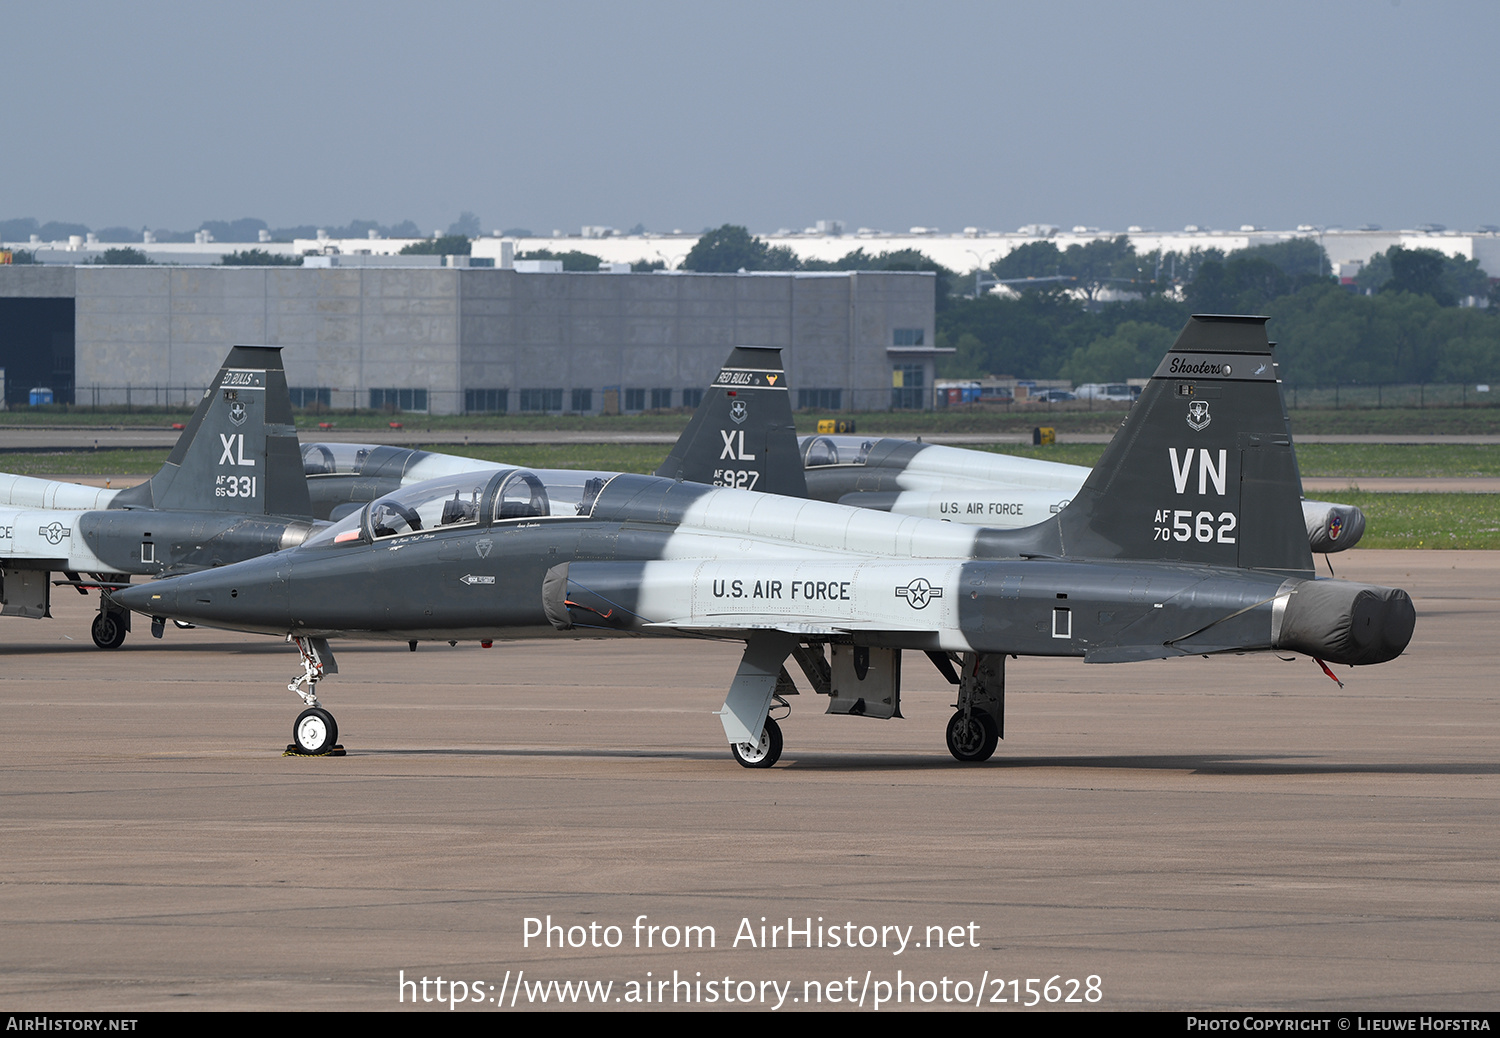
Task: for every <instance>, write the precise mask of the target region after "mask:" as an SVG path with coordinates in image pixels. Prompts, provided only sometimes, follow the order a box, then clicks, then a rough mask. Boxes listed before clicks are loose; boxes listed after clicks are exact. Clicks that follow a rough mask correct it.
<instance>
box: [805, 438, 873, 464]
mask: <svg viewBox="0 0 1500 1038" xmlns="http://www.w3.org/2000/svg"><path fill="white" fill-rule="evenodd" d="M874 446H875V441H874V440H872V439H870V438H869V437H867V436H809V437H807V438H806V439H805V440H804V441H803V442H802V466H803V467H804V468H809V469H811V468H819V467H821V466H824V465H863V464H864V463H865V462H866V461H868V460H869V457H870V449H871V448H872V447H874Z"/></svg>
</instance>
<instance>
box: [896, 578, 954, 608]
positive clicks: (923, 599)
mask: <svg viewBox="0 0 1500 1038" xmlns="http://www.w3.org/2000/svg"><path fill="white" fill-rule="evenodd" d="M896 597H897V598H904V599H906V604H907V605H909V606H911V607H912V608H913V609H926V608H927V603H928V602H931V601H932V600H933V599H934V598H942V597H943V589H942V588H940V587H934V586H933V585H932V583H931V582H929V581H928V579H927V578H926V577H917V578H916V579H914V580H913V581H912V582H911V583H909V584H907V585H906V586H905V587H898V588H897V589H896Z"/></svg>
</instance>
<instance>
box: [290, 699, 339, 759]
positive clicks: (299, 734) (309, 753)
mask: <svg viewBox="0 0 1500 1038" xmlns="http://www.w3.org/2000/svg"><path fill="white" fill-rule="evenodd" d="M338 741H339V725H338V722H337V721H335V720H334V719H333V715H332V714H330V713H329V712H328V711H327V710H324V709H323V708H322V707H320V706H314V707H309V708H308V709H306V710H304V711H302V712H301V713H300V714H298V715H297V720H296V721H295V722H294V723H293V724H292V745H291V746H288V747H287V752H288V753H295V754H297V755H298V756H302V757H322V756H326V755H327V754H330V753H333V752H334V751H335V750H341V747H339V746H338Z"/></svg>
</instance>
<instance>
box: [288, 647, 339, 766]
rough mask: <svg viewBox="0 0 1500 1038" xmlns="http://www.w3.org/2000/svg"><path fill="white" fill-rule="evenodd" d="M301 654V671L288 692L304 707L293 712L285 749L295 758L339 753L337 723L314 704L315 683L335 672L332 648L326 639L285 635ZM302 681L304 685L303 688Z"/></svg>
mask: <svg viewBox="0 0 1500 1038" xmlns="http://www.w3.org/2000/svg"><path fill="white" fill-rule="evenodd" d="M287 640H288V641H291V642H295V643H296V645H297V651H298V652H300V653H301V654H302V673H301V674H300V675H299V676H298V677H297V678H296V680H294V681H293V682H292V683H291V684H290V685H288V686H287V687H286V688H287V691H288V692H295V693H297V695H299V696H301V697H302V702H303V703H305V704H307V709H306V710H304V711H302V712H301V713H300V714H298V715H297V720H296V721H295V722H293V724H292V744H291V745H290V746H288V747H287V748H286V752H287V753H289V754H294V755H296V756H299V757H323V756H337V755H342V754H343V752H344V748H343V747H342V746H340V745H338V741H339V725H338V722H337V721H335V720H334V719H333V715H332V714H330V713H329V712H328V711H327V710H324V709H323V707H322V706H321V705H320V704H319V703H318V694H317V692H316V688H317V685H318V682H320V681H322V680H323V679H324V678H325V677H327V676H328V675H329V674H337V673H338V664H336V663H335V662H334V660H333V650H332V649H330V648H329V647H328V639H326V638H300V637H297V636H295V635H288V636H287ZM303 684H306V685H307V688H306V689H303V688H302V686H303Z"/></svg>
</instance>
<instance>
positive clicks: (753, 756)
mask: <svg viewBox="0 0 1500 1038" xmlns="http://www.w3.org/2000/svg"><path fill="white" fill-rule="evenodd" d="M729 752H731V753H733V754H734V759H735V760H737V761H739V763H740V767H742V768H769V767H771V766H772V765H773V764H775V763H776V762H777V761H778V760H780V759H781V725H779V724H777V723H776V722H775V721H773V720H771V719H770V718H769V717H768V718H766V723H765V726H764V727H763V728H761V730H760V742H758V743H748V742H736V743H730V744H729Z"/></svg>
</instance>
